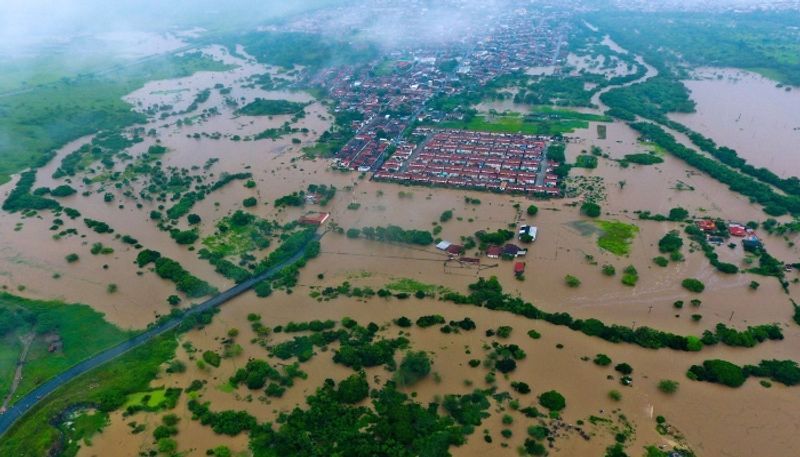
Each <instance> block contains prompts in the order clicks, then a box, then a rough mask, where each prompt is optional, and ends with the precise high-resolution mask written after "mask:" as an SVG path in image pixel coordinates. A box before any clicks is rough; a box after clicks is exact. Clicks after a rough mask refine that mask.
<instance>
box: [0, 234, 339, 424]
mask: <svg viewBox="0 0 800 457" xmlns="http://www.w3.org/2000/svg"><path fill="white" fill-rule="evenodd" d="M324 234H325V233H324V232H323V233H322V234H318V235H316V236H315V237H314V238H312V239H311V240H310V241H309V242H311V241H319V239H320V238H322V235H324ZM307 246H308V243H306V244H305V245H304V246H303V248H302V249H300V250H299V251H297V252H296V253H295V254H294V255H293V256H292V257H291V258H289V259H287V260H286V261H284V262H282V263H280V264H278V265H276V266H274V267H272V268H270V269H269V270H267V271H265V272H264V273H261V274H260V275H258V276H255V277H253V278H250V279H248V280H247V281H244V282H243V283H241V284H237V285H235V286H233V287H231V288H230V289H228V290H226V291H224V292H222V293H220V294H218V295H215V296H213V297H211V298H209V299H208V300H206V301H204V302H203V303H200V304H199V305H197V306H195V307H193V308H191V309H190V310H188V311H186V313H185V314H183V315H182V316H180V317H176V318H175V319H170V320H168V321H166V322H163V323H161V324H159V325H156V326H154V327H151V328H149V329H147V330H146V331H144V332H143V333H140V334H138V335H136V336H135V337H133V338H131V339H129V340H127V341H123V342H122V343H120V344H118V345H116V346H114V347H112V348H109V349H106V350H105V351H103V352H100V353H99V354H97V355H95V356H93V357H91V358H89V359H86V360H84V361H83V362H80V363H79V364H77V365H74V366H73V367H71V368H69V369H68V370H67V371H64V372H63V373H61V374H59V375H58V376H56V377H54V378H51V379H50V380H48V381H47V382H45V383H44V384H42V385H40V386H39V387H37V388H36V389H34V390H33V391H31V392H30V393H28V394H26V395H25V396H24V397H22V398H21V399H20V400H19V401H17V402H16V403H14V405H13V406H12V407H11V408H9V409H8V410H7V411H6V412H5V413H3V414H0V436H2V435H3V434H4V433H5V432H6V431H8V429H10V428H11V426H13V425H14V423H15V422H16V421H17V420H18V419H19V418H20V417H22V416H23V415H25V414H26V413H27V412H28V411H30V410H31V408H33V407H34V406H35V405H36V404H37V403H39V402H40V401H41V400H42V399H43V398H45V397H47V396H48V395H50V394H51V393H53V391H55V390H56V389H58V388H59V387H61V386H62V385H64V384H66V383H67V382H69V381H72V380H73V379H75V378H77V377H78V376H81V375H82V374H85V373H86V372H88V371H90V370H92V369H94V368H97V367H99V366H100V365H103V364H105V363H107V362H110V361H111V360H114V359H115V358H117V357H119V356H121V355H122V354H125V353H126V352H128V351H130V350H131V349H134V348H136V347H139V346H141V345H143V344H144V343H146V342H148V341H150V340H152V339H153V338H155V337H157V336H159V335H161V334H163V333H165V332H168V331H169V330H172V329H174V328H175V327H177V326H178V324H180V323H181V322H182V321H183V320H184V319H185V318H186V317H188V316H191V315H194V314H198V313H201V312H203V311H208V310H210V309H212V308H216V307H217V306H220V305H223V304H225V303H226V302H228V301H230V300H231V299H233V298H235V297H237V296H239V295H241V294H242V293H244V292H246V291H248V290H250V289H251V288H252V287H253V286H255V285H256V284H258V283H259V282H261V281H263V280H265V279H269V278H271V277H272V276H275V275H276V274H277V273H278V272H279V271H281V270H282V269H284V268H285V267H287V266H289V265H291V264H293V263H295V262H297V261H298V260H300V259H301V258H302V257H303V255H304V254H305V252H306V247H307Z"/></svg>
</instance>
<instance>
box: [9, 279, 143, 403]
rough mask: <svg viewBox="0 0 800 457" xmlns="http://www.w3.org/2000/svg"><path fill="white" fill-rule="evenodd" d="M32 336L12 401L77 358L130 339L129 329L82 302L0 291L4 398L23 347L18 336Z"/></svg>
mask: <svg viewBox="0 0 800 457" xmlns="http://www.w3.org/2000/svg"><path fill="white" fill-rule="evenodd" d="M30 334H33V335H35V339H34V340H33V343H32V345H31V348H30V351H29V353H28V357H27V360H26V362H25V366H24V369H23V371H22V375H23V376H22V380H21V382H20V384H19V387H18V388H17V390H16V392H15V393H14V397H13V399H12V402H13V401H16V400H17V399H19V398H20V397H21V396H23V395H25V394H26V393H28V392H30V391H31V390H33V389H35V388H36V387H37V386H38V385H39V384H41V383H43V382H45V381H47V380H48V379H50V378H52V377H53V376H55V375H57V374H58V373H61V372H62V371H64V370H66V369H68V368H69V367H71V366H73V365H75V364H77V363H79V362H80V361H82V360H84V359H87V358H89V357H90V356H92V355H94V354H96V353H98V352H100V351H101V350H103V349H106V348H109V347H111V346H113V345H115V344H117V343H119V342H121V341H124V340H126V339H128V338H130V337H131V336H132V334H133V332H129V331H124V330H121V329H120V328H118V327H116V326H114V325H112V324H110V323H108V322H107V321H106V320H105V319H104V318H103V314H101V313H98V312H97V311H95V310H93V309H92V308H91V307H89V306H86V305H79V304H67V303H63V302H60V301H38V300H27V299H24V298H20V297H16V296H13V295H10V294H5V293H4V294H0V338H2V341H3V349H2V350H0V396H2V398H5V396H6V395H7V394H8V389H9V387H10V385H11V381H12V379H13V377H14V372H15V370H16V361H17V359H18V358H19V354H20V351H21V349H22V344H21V343H20V338H21V337H23V336H25V335H30ZM51 345H52V347H51ZM51 350H52V352H51Z"/></svg>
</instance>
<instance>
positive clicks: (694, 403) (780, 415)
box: [79, 238, 800, 457]
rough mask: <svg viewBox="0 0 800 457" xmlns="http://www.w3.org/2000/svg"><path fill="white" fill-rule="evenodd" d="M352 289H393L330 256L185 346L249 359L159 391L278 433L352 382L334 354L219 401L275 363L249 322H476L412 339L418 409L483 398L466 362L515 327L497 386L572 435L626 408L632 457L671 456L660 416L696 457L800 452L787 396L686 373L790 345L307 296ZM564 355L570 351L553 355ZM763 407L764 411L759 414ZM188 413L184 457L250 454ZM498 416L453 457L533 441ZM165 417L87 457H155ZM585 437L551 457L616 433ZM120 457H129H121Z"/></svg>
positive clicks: (424, 303)
mask: <svg viewBox="0 0 800 457" xmlns="http://www.w3.org/2000/svg"><path fill="white" fill-rule="evenodd" d="M332 240H333V238H330V239H326V240H325V243H330V242H331V241H332ZM320 272H324V273H325V275H326V279H325V281H318V280H316V275H317V274H318V273H320ZM345 280H347V281H350V282H351V284H353V285H354V286H364V285H370V286H373V287H375V286H376V285H379V284H384V283H386V282H388V281H389V280H390V277H389V276H386V275H384V274H382V273H375V274H373V275H371V276H368V277H363V273H362V272H361V271H360V270H351V269H349V268H342V266H341V263H340V261H339V259H336V258H335V257H330V256H322V257H320V258H319V259H318V260H315V261H313V262H311V263H310V264H309V266H308V269H306V270H304V271H303V273H302V274H301V284H303V285H302V286H300V287H298V288H296V289H295V291H294V293H293V294H292V295H291V296H286V295H285V294H284V293H282V292H278V293H276V294H275V295H274V296H273V297H272V298H270V299H268V300H266V301H265V300H260V299H257V298H255V297H254V296H253V295H252V294H250V295H246V296H243V297H240V298H237V299H236V300H234V301H233V302H231V303H230V304H229V305H226V307H224V308H223V309H222V311H221V312H220V314H219V315H218V316H217V317H215V320H214V323H213V324H212V325H211V326H209V327H207V328H206V329H204V330H202V331H194V332H191V333H189V334H187V335H186V336H185V337H184V338H185V340H188V341H190V342H191V343H192V345H193V346H194V347H195V348H197V349H198V351H203V350H208V349H210V350H219V349H220V347H221V340H222V339H224V338H225V335H226V334H227V331H228V330H229V329H231V328H237V329H239V330H240V335H239V336H238V337H237V339H236V341H237V342H238V343H239V344H241V345H242V346H243V347H244V349H245V352H244V354H245V355H242V356H240V357H237V358H234V359H227V360H223V363H222V365H221V366H220V367H219V368H216V369H213V368H212V369H210V370H201V369H198V368H197V367H196V366H195V365H194V363H193V362H192V361H191V360H189V358H188V355H187V354H186V353H185V352H184V351H183V350H182V349H179V351H178V358H179V359H181V360H183V361H185V362H187V366H188V369H187V372H186V373H183V374H175V375H169V374H163V375H162V376H161V377H160V379H158V380H156V381H154V382H153V383H152V385H153V386H182V387H185V386H186V385H188V383H189V382H190V381H191V380H193V379H204V380H206V381H207V387H206V388H205V389H204V390H203V392H202V394H201V395H202V396H201V398H202V400H203V401H210V402H211V405H212V409H213V410H216V411H220V410H224V409H235V410H245V411H248V412H249V413H250V414H252V415H254V416H256V417H257V418H258V419H259V421H262V422H267V421H273V420H274V418H275V417H276V416H277V414H278V413H279V412H282V411H289V410H291V409H292V408H293V407H295V406H300V407H304V406H305V405H304V398H305V396H307V395H309V394H311V393H313V392H314V390H315V389H316V388H317V387H318V386H319V385H321V383H322V382H323V380H324V379H325V378H333V379H335V380H341V379H343V378H344V377H346V376H348V375H349V374H350V373H352V371H350V370H349V369H347V368H345V367H343V366H340V365H335V364H333V363H332V361H331V356H332V351H331V350H328V351H327V352H322V351H319V350H318V351H317V354H316V355H315V356H314V357H313V358H312V359H311V361H309V362H307V363H304V364H302V366H301V367H302V369H303V370H304V371H306V372H307V373H308V375H309V376H308V379H306V380H298V381H297V382H296V383H295V385H294V386H293V387H292V388H290V389H289V390H288V391H287V392H286V394H285V395H284V396H283V397H282V398H280V399H271V400H267V399H265V398H261V397H260V396H259V395H260V394H259V393H258V392H253V393H252V395H251V396H248V394H250V392H249V391H247V390H246V389H245V388H244V387H242V388H239V389H238V390H236V391H234V392H233V393H226V392H224V391H223V390H220V389H219V388H218V386H220V385H223V384H224V383H225V382H226V380H227V379H228V377H230V376H231V375H232V374H233V373H234V372H235V370H236V369H238V368H240V367H242V366H243V365H244V364H245V363H246V361H247V358H248V357H256V358H262V359H268V355H267V352H266V351H265V350H264V349H263V348H260V347H258V346H256V345H253V344H251V343H250V341H249V340H250V338H251V337H252V332H251V330H250V329H249V323H248V321H247V318H246V316H247V314H248V313H251V312H255V313H259V314H261V316H262V322H263V323H264V324H265V325H267V326H275V325H279V324H285V323H287V322H289V321H295V322H298V321H302V320H307V319H329V318H330V319H335V320H338V319H341V317H342V316H350V317H352V318H354V319H356V320H358V321H359V322H361V323H363V324H366V323H367V322H375V323H377V324H379V325H383V324H388V325H387V327H386V329H385V330H384V331H382V334H384V335H386V336H390V337H391V336H396V335H398V333H399V330H400V329H399V328H397V327H395V326H393V325H391V324H390V320H391V319H394V318H397V317H399V316H407V317H409V318H411V319H412V320H415V319H416V318H417V317H419V316H422V315H427V314H441V315H443V316H444V317H445V319H447V320H451V319H462V318H463V317H465V316H469V317H470V318H472V319H473V320H474V321H475V322H476V324H477V329H476V330H475V331H473V332H462V333H461V334H450V335H445V334H442V333H441V332H439V331H438V330H437V329H436V328H430V329H426V330H423V329H419V328H416V327H415V328H411V329H408V330H409V334H410V340H411V341H412V348H413V349H415V350H425V351H427V352H429V353H431V354H432V358H433V361H434V364H433V370H432V371H433V372H434V373H436V374H437V375H438V377H439V380H438V381H436V380H435V379H434V376H429V377H428V378H427V379H425V380H423V381H421V382H420V383H418V384H417V385H415V386H413V387H412V388H408V389H407V391H409V392H416V393H417V399H418V401H421V402H427V401H431V400H433V399H434V398H435V396H437V395H443V394H448V393H466V392H470V391H471V390H472V389H474V388H482V387H484V386H486V384H485V382H484V380H483V377H484V375H485V374H486V370H485V369H484V368H470V367H469V366H468V365H467V363H466V362H467V361H468V360H469V359H472V358H480V359H482V358H484V357H485V353H484V351H483V349H481V346H482V345H483V344H485V343H489V342H490V341H491V340H492V339H491V338H486V337H484V336H483V333H484V332H485V330H487V329H490V328H496V327H497V326H499V325H510V326H512V327H513V329H514V330H513V333H512V335H511V337H510V338H509V339H508V340H501V341H502V342H503V343H506V344H508V343H514V344H518V345H519V346H520V347H521V348H522V349H523V350H525V352H526V353H527V357H526V359H524V360H522V361H520V362H519V364H518V368H517V370H516V371H515V372H513V373H512V374H511V375H510V376H509V377H508V378H503V377H499V378H498V381H497V385H498V387H499V391H508V392H511V389H510V386H509V383H510V382H511V381H524V382H526V383H528V384H530V385H531V387H532V389H533V392H532V393H531V394H528V395H516V394H515V395H514V397H517V398H519V399H520V403H521V407H525V406H529V405H535V402H536V399H535V396H536V395H538V394H540V393H542V392H544V391H547V390H551V389H557V390H558V391H559V392H561V393H562V394H564V396H565V397H566V399H567V408H566V410H565V411H564V412H563V420H564V422H565V423H567V424H572V425H575V424H576V422H577V421H578V420H584V421H587V419H588V417H589V416H590V415H597V416H601V417H613V416H611V411H612V410H616V409H617V408H618V409H619V412H622V413H624V414H625V415H626V416H627V417H628V419H629V420H630V421H631V422H633V424H634V426H635V429H636V432H635V434H634V437H633V439H632V442H631V444H630V448H629V449H630V451H631V452H635V450H637V449H641V448H642V447H643V446H646V445H654V444H655V445H661V444H668V443H669V442H670V441H671V438H669V437H662V436H660V435H658V434H657V433H656V432H655V416H657V415H663V416H665V417H666V418H667V420H668V422H669V423H670V424H671V425H672V426H674V427H676V428H677V429H678V430H679V431H680V432H681V433H682V434H683V435H684V436H685V437H686V440H687V441H688V442H689V443H690V444H691V446H692V447H693V448H694V450H695V451H696V452H697V453H698V455H760V456H776V457H777V456H785V455H787V454H786V452H797V451H800V448H798V443H797V442H795V441H794V440H793V436H795V435H794V433H795V432H794V428H795V425H794V424H795V423H796V422H797V420H798V413H797V412H796V408H794V407H792V406H791V405H792V404H793V402H794V401H795V400H794V394H793V392H792V390H791V389H790V388H784V387H781V386H774V387H773V388H772V389H764V388H763V387H761V386H759V385H758V383H757V382H755V381H753V380H750V381H749V382H748V383H747V384H746V385H745V386H744V387H742V388H740V389H728V388H725V387H720V386H716V385H712V384H707V383H698V382H692V381H689V380H687V379H686V378H685V377H684V376H683V373H684V371H685V370H686V368H688V366H689V365H691V364H694V363H699V362H700V361H702V360H703V359H706V358H713V357H720V358H724V359H728V360H733V361H737V362H740V363H741V362H744V361H749V360H754V359H756V358H760V357H766V356H767V355H766V354H770V355H771V354H774V353H775V352H776V351H775V349H776V348H779V347H783V348H787V345H785V344H784V345H781V346H778V345H772V344H767V345H764V346H761V347H758V348H756V349H751V350H733V349H730V348H725V347H717V348H713V349H710V350H708V351H706V352H703V353H700V354H686V353H680V354H678V353H675V352H673V351H669V350H660V351H652V350H645V349H642V348H638V347H634V346H630V345H615V344H611V343H608V342H605V341H602V340H599V339H596V338H589V337H586V336H583V335H581V334H578V333H575V332H572V331H570V330H568V329H566V328H563V327H554V326H550V325H547V324H545V323H542V322H536V321H530V320H527V319H525V318H522V317H519V316H513V315H510V314H506V313H497V312H492V311H489V310H486V309H482V308H473V307H466V306H457V305H453V304H449V303H445V302H440V301H435V300H428V299H426V300H417V299H414V298H411V299H409V300H406V301H398V300H396V299H392V300H384V299H378V298H374V299H370V300H367V301H364V302H362V301H356V300H355V299H347V298H340V299H336V300H332V301H330V302H317V301H315V300H313V299H311V298H310V297H309V296H308V295H307V294H308V292H309V291H310V290H311V289H310V288H309V287H308V286H310V285H314V286H322V287H324V286H327V285H337V284H340V283H341V282H342V281H345ZM530 329H536V330H537V331H539V332H540V333H541V334H542V338H541V339H539V340H532V339H530V338H529V337H528V336H527V335H526V333H527V331H528V330H530ZM792 336H793V337H796V336H797V335H796V332H793V334H792ZM285 338H286V335H278V336H273V337H271V339H270V342H271V343H273V344H274V343H276V342H279V341H282V340H284V339H285ZM556 344H561V345H563V349H558V348H556ZM778 352H782V351H778ZM198 353H199V352H198ZM597 353H604V354H607V355H609V356H610V357H611V358H612V359H613V360H614V363H619V362H622V361H625V362H627V363H629V364H630V365H632V366H633V367H634V374H633V378H634V382H633V386H632V387H622V386H620V385H619V383H618V382H617V381H616V380H614V379H607V376H608V375H612V374H614V372H613V371H612V370H611V369H610V368H600V367H597V366H595V365H594V364H592V363H591V362H590V361H583V360H581V358H582V357H590V358H591V357H594V355H595V354H597ZM783 355H785V354H783ZM268 360H270V361H271V363H273V364H274V363H276V360H275V359H268ZM367 373H368V376H367V379H368V380H369V381H370V384H371V385H372V386H374V387H379V386H380V385H382V384H383V383H385V381H386V380H387V379H389V378H390V376H391V373H388V372H386V371H385V370H384V369H382V368H373V369H368V370H367ZM661 379H675V380H679V382H680V388H679V391H678V393H677V394H675V395H673V396H666V395H664V394H662V393H660V392H659V391H658V390H657V389H656V384H657V383H658V381H659V380H661ZM467 383H469V385H468V384H467ZM612 389H616V390H618V391H620V392H621V393H622V396H623V399H622V401H621V402H613V401H612V400H610V399H609V398H608V396H607V394H608V392H609V391H610V390H612ZM756 397H757V398H758V406H755V405H753V404H752V403H751V402H752V401H753V399H754V398H756ZM183 405H184V402H183V401H181V403H180V406H178V407H177V408H176V410H174V411H172V412H174V413H176V414H178V415H179V416H180V417H181V421H180V423H179V426H178V428H179V431H180V432H179V434H178V435H177V437H176V439H177V441H178V443H179V445H178V447H179V449H180V450H181V451H184V452H188V454H187V455H192V456H195V455H196V456H200V455H203V453H204V451H205V449H207V448H210V447H213V446H217V445H220V444H225V445H227V446H229V447H230V448H231V449H232V450H233V451H235V452H238V451H244V450H245V449H246V443H245V439H244V436H238V437H236V438H230V437H226V436H220V435H214V434H213V433H211V432H210V431H209V430H207V429H203V428H202V427H200V426H199V424H198V423H197V422H195V421H192V420H191V414H190V413H189V412H188V411H186V409H185V406H183ZM709 410H711V411H714V412H715V416H716V417H717V419H716V420H713V421H710V420H709V418H708V414H707V413H708V411H709ZM489 412H490V413H491V417H489V418H488V419H486V420H485V421H484V422H483V424H482V425H481V426H480V427H478V428H477V431H476V433H475V434H474V435H472V436H471V437H470V438H469V439H468V442H467V444H466V445H464V446H462V447H459V448H454V449H452V452H453V455H455V456H478V455H485V454H486V453H487V452H496V451H497V449H498V443H500V442H508V443H509V445H510V448H511V449H514V448H515V447H516V446H518V445H520V444H522V442H523V441H524V437H525V436H526V428H527V426H529V425H533V424H536V423H537V422H536V421H535V420H532V419H527V418H525V417H524V416H522V415H521V414H519V413H515V412H513V411H511V410H508V409H507V408H506V411H504V412H503V411H502V409H500V408H499V405H497V404H496V403H495V402H494V401H492V407H491V408H490V410H489ZM746 412H749V413H746ZM504 413H508V414H510V415H512V417H514V423H513V424H512V425H511V426H508V428H510V429H511V430H512V431H513V437H512V438H511V439H509V440H504V439H502V438H501V437H500V433H499V432H500V430H501V429H503V428H506V427H507V426H505V425H503V424H502V423H501V421H500V418H501V416H502V415H503V414H504ZM161 414H163V413H161ZM161 414H148V413H137V414H136V415H134V416H132V417H128V418H124V419H123V418H122V417H121V416H120V415H119V414H115V415H114V416H113V419H112V424H111V426H109V427H108V428H107V429H106V430H105V431H104V432H103V433H102V434H101V435H99V436H96V437H95V438H93V444H92V446H90V447H83V448H82V449H81V451H80V453H79V455H80V456H82V457H89V456H102V455H110V454H109V453H113V454H114V455H131V456H134V455H136V454H137V452H138V451H139V450H143V449H147V448H148V447H149V446H152V438H151V430H152V428H154V427H155V426H156V425H157V424H158V421H159V420H160V416H161ZM131 421H136V422H137V423H146V424H148V429H147V430H146V431H145V432H143V433H141V434H139V435H132V434H131V433H130V428H129V427H128V426H127V425H125V424H126V423H130V422H131ZM587 423H588V421H587ZM484 429H486V430H488V431H489V433H490V434H491V435H492V437H493V438H494V444H491V445H490V444H487V443H485V442H484V441H483V440H482V439H481V437H480V434H481V431H482V430H484ZM584 429H585V430H586V431H587V432H589V433H590V434H592V438H591V439H590V440H589V441H584V440H583V439H581V438H579V437H578V436H577V435H574V434H569V435H568V438H563V437H562V438H559V439H557V440H556V442H555V447H554V448H552V449H550V453H551V455H562V456H574V455H600V454H601V453H602V452H603V450H604V449H605V447H606V446H608V445H610V444H611V443H612V442H613V433H611V432H610V431H609V430H607V429H604V428H601V427H593V426H591V425H585V426H584ZM745 429H758V430H759V432H758V433H757V434H754V433H747V434H745V433H741V430H745ZM120 449H126V450H130V451H129V452H127V453H123V454H120V453H119V452H120ZM632 455H638V454H632Z"/></svg>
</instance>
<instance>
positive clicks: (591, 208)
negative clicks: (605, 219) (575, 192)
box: [581, 202, 601, 217]
mask: <svg viewBox="0 0 800 457" xmlns="http://www.w3.org/2000/svg"><path fill="white" fill-rule="evenodd" d="M600 213H601V208H600V205H598V204H597V203H592V202H585V203H584V204H582V205H581V214H583V215H585V216H588V217H598V216H600Z"/></svg>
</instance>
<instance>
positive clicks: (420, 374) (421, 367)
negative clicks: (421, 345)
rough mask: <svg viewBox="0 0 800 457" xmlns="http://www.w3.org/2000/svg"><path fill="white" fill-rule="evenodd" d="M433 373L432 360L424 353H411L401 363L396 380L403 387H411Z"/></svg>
mask: <svg viewBox="0 0 800 457" xmlns="http://www.w3.org/2000/svg"><path fill="white" fill-rule="evenodd" d="M430 372H431V360H430V359H429V358H428V354H426V353H425V352H423V351H418V352H414V351H409V352H407V353H406V355H405V357H403V361H402V362H400V366H399V367H398V369H397V374H396V375H395V380H396V381H397V383H398V384H399V385H401V386H410V385H412V384H414V383H416V382H417V381H419V380H420V379H422V378H424V377H425V376H428V374H429V373H430Z"/></svg>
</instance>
